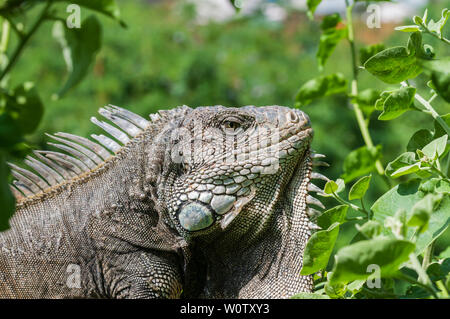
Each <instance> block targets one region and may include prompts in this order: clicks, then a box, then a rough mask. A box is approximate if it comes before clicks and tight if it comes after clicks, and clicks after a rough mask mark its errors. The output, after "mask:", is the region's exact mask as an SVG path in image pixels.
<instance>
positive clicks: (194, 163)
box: [0, 105, 326, 298]
mask: <svg viewBox="0 0 450 319" xmlns="http://www.w3.org/2000/svg"><path fill="white" fill-rule="evenodd" d="M99 113H100V114H101V115H102V116H104V117H105V118H106V119H108V120H109V121H110V123H107V122H104V121H99V120H97V119H96V118H95V117H93V118H91V121H92V122H93V123H95V124H97V125H98V126H100V127H101V128H102V129H104V131H106V132H107V133H108V134H109V135H110V136H111V137H107V136H106V135H103V134H100V135H95V134H93V135H91V136H92V138H93V139H95V140H96V142H94V141H93V140H91V139H87V138H83V137H80V136H76V135H72V134H68V133H56V134H54V135H49V136H50V137H51V138H52V139H53V140H54V141H55V143H50V144H51V145H52V146H54V147H56V148H58V149H60V150H61V151H62V152H55V151H34V154H35V156H34V157H32V156H28V157H27V158H26V160H25V163H26V164H27V165H28V166H29V167H30V168H32V169H33V170H34V172H32V171H31V170H30V169H24V168H21V167H18V166H16V165H14V164H10V166H11V167H12V174H13V176H14V177H15V181H14V182H13V183H12V185H11V189H12V191H13V193H14V195H15V196H16V198H17V211H16V213H15V215H14V217H13V218H12V219H11V220H10V226H11V228H10V229H9V230H7V231H5V232H3V233H0V297H2V298H179V297H184V298H287V297H290V296H292V295H293V294H295V293H298V292H310V291H312V289H313V283H312V278H311V276H300V275H299V273H300V270H301V266H302V253H303V251H304V248H305V245H306V242H307V240H308V238H309V237H310V235H311V231H312V230H313V229H314V228H315V226H314V224H312V223H311V222H310V216H311V215H314V214H317V210H315V209H313V208H308V206H309V205H316V206H319V207H323V205H322V204H321V203H320V201H318V200H317V199H315V198H314V197H312V196H310V195H309V194H308V190H309V191H313V192H320V191H321V190H320V189H319V188H318V187H316V186H314V184H312V183H310V179H312V178H320V179H326V177H324V176H322V175H320V174H318V173H313V172H312V166H313V163H314V161H313V159H314V158H320V157H323V155H320V154H314V153H312V152H311V151H310V144H311V139H312V136H313V131H312V128H311V126H310V120H309V118H308V116H307V115H306V114H305V113H303V112H302V111H300V110H294V109H290V108H288V107H282V106H266V107H255V106H245V107H240V108H227V107H223V106H211V107H198V108H190V107H187V106H182V107H178V108H175V109H172V110H167V111H159V112H158V113H155V114H151V115H150V118H151V120H150V121H148V120H146V119H144V118H142V117H140V116H139V115H137V114H134V113H132V112H131V111H129V110H126V109H123V108H120V107H117V106H112V105H110V106H106V107H104V108H101V109H100V110H99ZM111 124H114V125H111ZM56 142H57V143H56ZM319 164H320V163H319Z"/></svg>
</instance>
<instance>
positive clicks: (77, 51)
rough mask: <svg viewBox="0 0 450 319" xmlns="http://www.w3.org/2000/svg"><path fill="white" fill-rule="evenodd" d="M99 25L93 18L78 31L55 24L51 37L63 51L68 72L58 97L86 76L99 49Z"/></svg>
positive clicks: (59, 23) (100, 31)
mask: <svg viewBox="0 0 450 319" xmlns="http://www.w3.org/2000/svg"><path fill="white" fill-rule="evenodd" d="M101 33H102V30H101V25H100V22H99V21H98V19H97V18H96V17H95V16H90V17H88V18H87V19H85V20H84V21H83V23H82V25H81V28H80V29H75V28H74V29H68V28H66V27H65V26H64V24H63V23H62V22H60V21H58V22H55V25H54V27H53V37H54V38H55V39H56V40H57V41H58V42H59V43H60V45H61V47H62V49H63V55H64V60H65V62H66V65H67V69H68V72H69V76H68V79H67V81H66V83H65V84H64V86H63V87H62V88H61V90H60V91H59V92H58V94H57V95H58V97H61V96H62V95H64V94H65V93H66V92H67V91H69V90H70V89H71V88H73V87H74V86H76V85H77V84H78V83H80V81H81V80H82V79H83V78H84V77H85V76H86V74H87V72H88V70H89V68H90V66H91V65H92V63H93V62H94V61H95V56H96V54H97V53H98V51H99V50H100V47H101Z"/></svg>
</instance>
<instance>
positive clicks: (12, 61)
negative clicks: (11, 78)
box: [0, 1, 52, 81]
mask: <svg viewBox="0 0 450 319" xmlns="http://www.w3.org/2000/svg"><path fill="white" fill-rule="evenodd" d="M51 5H52V1H48V2H47V3H46V4H45V7H44V9H43V10H42V11H41V13H40V14H39V17H38V18H37V20H36V21H35V23H34V24H33V26H32V27H31V29H30V31H28V32H27V33H25V34H24V35H23V37H22V38H21V39H20V42H19V44H18V45H17V47H16V49H15V50H14V52H13V54H12V55H11V59H10V60H9V62H8V64H7V65H6V67H5V68H4V69H3V70H2V72H1V73H0V81H2V80H3V78H4V77H5V75H6V74H8V72H9V71H10V70H11V68H12V67H13V66H14V65H15V64H16V62H17V59H18V58H19V56H20V54H21V53H22V51H23V49H24V48H25V45H26V44H27V42H28V40H30V38H31V36H32V35H33V34H34V33H35V32H36V31H37V29H38V28H39V26H40V25H41V24H42V22H44V20H45V18H46V15H47V12H48V10H49V8H50V6H51Z"/></svg>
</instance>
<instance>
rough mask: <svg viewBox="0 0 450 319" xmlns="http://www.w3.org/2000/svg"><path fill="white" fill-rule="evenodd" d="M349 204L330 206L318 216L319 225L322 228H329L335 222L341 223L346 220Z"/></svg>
mask: <svg viewBox="0 0 450 319" xmlns="http://www.w3.org/2000/svg"><path fill="white" fill-rule="evenodd" d="M347 210H348V205H339V206H336V207H333V208H330V209H328V210H326V211H325V212H323V213H322V214H321V215H320V216H319V217H317V225H318V226H320V227H321V228H322V229H327V228H328V227H330V226H331V225H333V224H334V223H338V224H339V225H341V224H342V223H344V222H345V217H346V216H347Z"/></svg>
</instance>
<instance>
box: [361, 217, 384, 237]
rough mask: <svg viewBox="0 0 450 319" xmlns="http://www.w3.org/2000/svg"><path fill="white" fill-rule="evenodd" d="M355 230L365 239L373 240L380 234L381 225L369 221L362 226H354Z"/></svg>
mask: <svg viewBox="0 0 450 319" xmlns="http://www.w3.org/2000/svg"><path fill="white" fill-rule="evenodd" d="M355 227H356V229H357V230H358V231H359V232H360V233H362V234H363V235H364V236H365V237H367V238H374V237H376V236H378V235H380V234H381V231H382V229H383V225H381V224H380V223H379V222H377V221H375V220H369V221H367V222H366V223H364V224H362V225H358V224H355Z"/></svg>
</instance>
